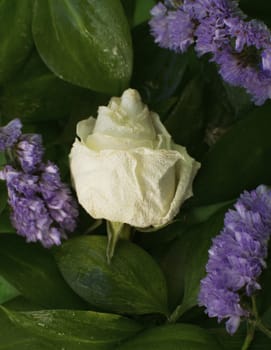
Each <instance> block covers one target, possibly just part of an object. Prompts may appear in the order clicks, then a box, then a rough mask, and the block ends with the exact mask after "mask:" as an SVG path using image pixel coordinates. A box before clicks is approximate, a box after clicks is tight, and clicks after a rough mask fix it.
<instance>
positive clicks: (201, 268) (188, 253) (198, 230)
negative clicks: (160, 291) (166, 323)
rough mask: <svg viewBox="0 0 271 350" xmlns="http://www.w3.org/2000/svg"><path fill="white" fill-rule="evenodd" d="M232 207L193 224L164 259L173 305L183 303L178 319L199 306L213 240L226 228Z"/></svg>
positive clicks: (177, 315) (180, 306)
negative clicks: (199, 295) (199, 296)
mask: <svg viewBox="0 0 271 350" xmlns="http://www.w3.org/2000/svg"><path fill="white" fill-rule="evenodd" d="M227 209H228V206H226V207H224V208H223V209H221V210H220V211H218V212H217V213H216V214H214V215H213V216H211V218H209V219H208V220H207V221H206V222H203V223H202V224H199V225H195V226H192V227H191V228H189V229H188V230H187V231H185V232H184V233H183V234H182V235H181V237H180V238H179V239H178V240H176V241H174V242H173V243H172V246H171V248H170V249H169V250H168V252H167V254H166V255H165V257H164V259H163V261H162V263H161V264H162V267H163V270H164V272H165V275H166V278H167V281H168V288H169V300H170V304H171V307H174V306H176V304H177V303H180V301H181V300H182V302H181V304H180V305H179V307H178V308H179V309H178V310H176V314H175V315H172V316H171V317H174V318H176V319H178V318H179V317H180V316H181V315H182V314H183V313H184V312H185V311H187V310H188V309H190V308H192V307H193V306H195V305H197V303H198V293H199V287H200V280H201V279H202V278H203V277H204V276H205V274H206V272H205V265H206V263H207V260H208V249H209V248H210V246H211V239H212V238H213V237H214V236H216V235H217V234H218V233H219V231H220V230H221V228H222V227H223V219H224V214H225V211H226V210H227Z"/></svg>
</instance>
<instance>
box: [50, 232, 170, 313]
mask: <svg viewBox="0 0 271 350" xmlns="http://www.w3.org/2000/svg"><path fill="white" fill-rule="evenodd" d="M106 248H107V239H106V237H104V236H85V237H78V238H76V239H71V240H69V241H67V242H65V243H64V244H63V245H62V246H61V247H60V248H59V250H58V252H57V254H56V259H57V262H58V265H59V268H60V271H61V272H62V274H63V276H64V278H65V280H66V281H67V283H68V284H69V285H70V286H71V287H72V289H73V290H74V291H75V292H76V293H78V294H79V295H80V296H81V297H82V298H83V299H85V300H86V301H88V302H89V303H90V304H91V305H93V306H95V307H98V308H99V309H101V310H106V311H110V312H116V313H120V314H121V313H127V314H147V313H162V314H167V291H166V283H165V279H164V276H163V274H162V272H161V270H160V269H159V267H158V266H157V265H156V263H155V261H154V260H153V259H152V258H151V256H150V255H148V254H147V253H146V252H145V251H144V250H143V249H141V248H140V247H138V246H137V245H135V244H133V243H131V242H129V241H120V242H119V243H118V245H117V247H116V251H115V254H114V257H113V258H112V261H111V263H110V265H109V264H108V263H107V259H106Z"/></svg>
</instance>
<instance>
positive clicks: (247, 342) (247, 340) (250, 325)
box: [241, 321, 255, 350]
mask: <svg viewBox="0 0 271 350" xmlns="http://www.w3.org/2000/svg"><path fill="white" fill-rule="evenodd" d="M254 333H255V322H250V321H247V335H246V338H245V341H244V343H243V346H242V349H241V350H247V349H248V348H249V346H250V344H251V342H252V340H253V338H254Z"/></svg>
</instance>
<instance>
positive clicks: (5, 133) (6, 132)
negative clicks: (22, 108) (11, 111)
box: [0, 119, 22, 152]
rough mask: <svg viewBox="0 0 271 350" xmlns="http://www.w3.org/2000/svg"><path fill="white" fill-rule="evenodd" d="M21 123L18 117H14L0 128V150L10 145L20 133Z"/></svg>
mask: <svg viewBox="0 0 271 350" xmlns="http://www.w3.org/2000/svg"><path fill="white" fill-rule="evenodd" d="M21 129H22V123H21V121H20V120H19V119H14V120H12V121H11V122H9V123H8V124H7V125H6V126H4V127H1V128H0V151H1V152H3V151H5V150H6V149H7V148H10V147H12V146H13V145H14V144H15V143H16V142H17V141H18V139H19V137H20V136H21V134H22V131H21Z"/></svg>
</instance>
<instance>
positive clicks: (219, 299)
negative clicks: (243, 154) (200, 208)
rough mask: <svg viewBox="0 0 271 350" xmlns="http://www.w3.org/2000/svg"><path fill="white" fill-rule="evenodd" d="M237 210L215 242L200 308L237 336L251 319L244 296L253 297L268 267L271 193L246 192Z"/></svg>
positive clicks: (230, 213) (227, 217)
mask: <svg viewBox="0 0 271 350" xmlns="http://www.w3.org/2000/svg"><path fill="white" fill-rule="evenodd" d="M234 207H235V209H234V210H229V211H228V212H227V213H226V215H225V220H224V228H223V230H222V231H221V233H220V235H218V236H217V237H216V238H214V239H213V244H212V247H211V248H210V250H209V260H208V263H207V265H206V271H207V276H206V277H205V278H204V279H203V280H202V281H201V287H200V293H199V305H201V306H205V307H206V313H207V314H208V315H209V317H217V318H218V321H219V322H220V321H221V320H223V319H228V320H227V322H226V329H227V331H228V332H229V333H230V334H233V333H235V331H236V330H237V328H238V326H239V323H240V320H241V318H243V317H248V316H249V311H248V310H247V309H246V308H245V307H244V306H243V305H242V298H241V295H242V293H244V294H245V295H247V296H249V297H250V296H251V295H253V293H255V291H256V290H258V289H260V288H261V286H260V285H259V283H258V278H259V276H260V274H261V272H262V270H263V268H264V267H265V261H264V259H265V258H266V256H267V243H268V239H269V237H270V234H271V190H270V189H268V188H267V187H266V186H259V187H257V188H256V190H254V191H251V192H244V193H243V194H242V195H241V196H240V198H239V200H238V201H237V202H236V204H235V206H234Z"/></svg>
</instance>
